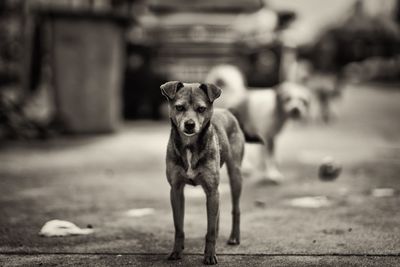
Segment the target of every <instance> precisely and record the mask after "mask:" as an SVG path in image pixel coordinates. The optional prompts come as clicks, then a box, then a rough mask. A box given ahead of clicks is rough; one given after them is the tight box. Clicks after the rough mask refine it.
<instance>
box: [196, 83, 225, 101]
mask: <svg viewBox="0 0 400 267" xmlns="http://www.w3.org/2000/svg"><path fill="white" fill-rule="evenodd" d="M199 88H200V89H201V90H203V91H204V93H206V95H207V96H208V99H209V100H210V102H211V103H212V102H214V100H215V99H217V98H218V97H219V96H220V95H221V93H222V90H221V88H219V87H218V86H216V85H214V84H212V83H202V84H200V87H199Z"/></svg>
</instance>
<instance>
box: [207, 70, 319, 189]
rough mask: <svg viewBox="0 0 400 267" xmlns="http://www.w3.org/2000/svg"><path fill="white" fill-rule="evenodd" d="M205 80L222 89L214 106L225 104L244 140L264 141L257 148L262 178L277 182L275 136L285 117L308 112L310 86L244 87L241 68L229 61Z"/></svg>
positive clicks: (278, 178) (288, 117) (280, 176)
mask: <svg viewBox="0 0 400 267" xmlns="http://www.w3.org/2000/svg"><path fill="white" fill-rule="evenodd" d="M206 82H207V83H214V84H216V85H217V86H219V87H220V88H221V89H222V90H223V97H222V99H224V101H221V102H219V103H218V101H217V102H216V103H215V106H219V107H222V108H228V109H229V110H230V111H231V112H232V113H233V114H234V115H235V116H236V118H237V119H238V121H239V123H240V126H241V128H242V130H243V132H244V134H245V136H246V141H247V142H253V143H254V142H257V143H261V144H263V146H262V147H261V149H260V152H261V155H260V157H259V158H260V160H262V164H258V165H259V168H260V169H259V170H258V171H259V172H261V173H262V174H263V176H264V179H266V180H268V181H271V182H274V183H278V182H279V181H281V180H282V178H283V175H282V174H281V172H280V171H279V169H278V167H277V163H276V160H275V156H274V153H275V138H276V136H277V135H278V134H279V133H280V132H281V130H282V128H283V126H284V125H285V123H286V121H287V120H288V119H296V120H297V119H301V118H304V117H306V116H307V115H308V110H309V105H310V101H311V97H310V93H309V90H308V89H307V88H306V87H304V86H302V85H299V84H295V83H289V82H285V83H282V84H280V85H279V86H278V87H277V88H276V89H275V90H273V89H266V90H247V89H246V85H245V80H244V78H243V75H242V74H241V72H240V70H239V69H238V68H236V67H235V66H231V65H220V66H216V67H214V68H212V69H211V71H210V72H209V74H208V75H207V77H206Z"/></svg>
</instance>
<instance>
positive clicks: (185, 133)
mask: <svg viewBox="0 0 400 267" xmlns="http://www.w3.org/2000/svg"><path fill="white" fill-rule="evenodd" d="M183 134H184V135H186V136H187V137H190V136H193V135H195V134H196V133H195V132H187V131H183Z"/></svg>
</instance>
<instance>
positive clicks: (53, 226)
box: [39, 220, 94, 237]
mask: <svg viewBox="0 0 400 267" xmlns="http://www.w3.org/2000/svg"><path fill="white" fill-rule="evenodd" d="M93 232H94V230H93V229H89V228H79V227H78V226H76V225H75V224H73V223H72V222H69V221H62V220H51V221H48V222H46V223H45V224H44V225H43V227H42V229H41V230H40V232H39V235H40V236H45V237H55V236H69V235H88V234H91V233H93Z"/></svg>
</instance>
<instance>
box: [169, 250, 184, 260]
mask: <svg viewBox="0 0 400 267" xmlns="http://www.w3.org/2000/svg"><path fill="white" fill-rule="evenodd" d="M180 259H182V251H172V253H171V254H170V255H169V256H168V260H169V261H176V260H180Z"/></svg>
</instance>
